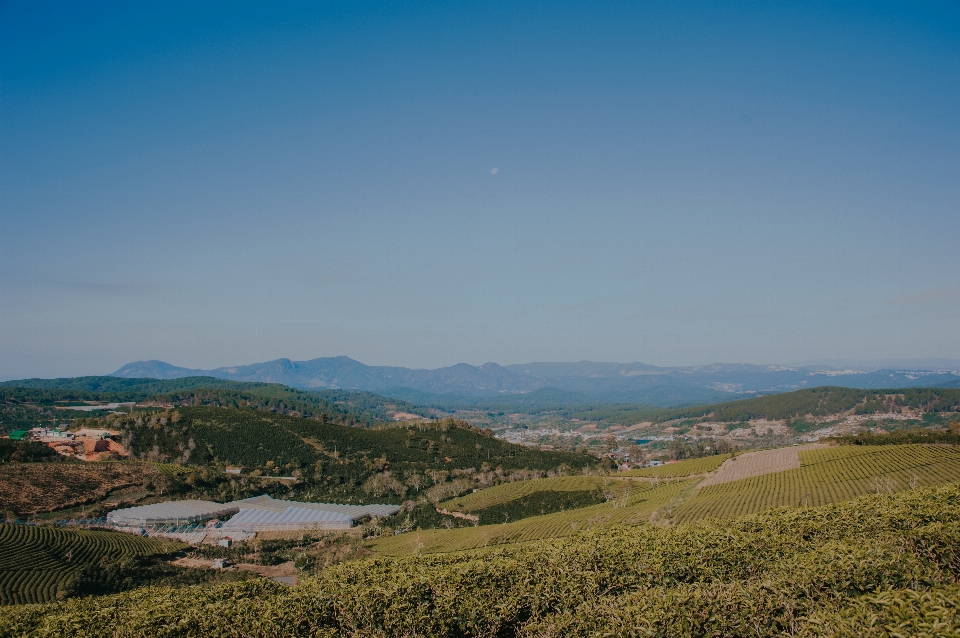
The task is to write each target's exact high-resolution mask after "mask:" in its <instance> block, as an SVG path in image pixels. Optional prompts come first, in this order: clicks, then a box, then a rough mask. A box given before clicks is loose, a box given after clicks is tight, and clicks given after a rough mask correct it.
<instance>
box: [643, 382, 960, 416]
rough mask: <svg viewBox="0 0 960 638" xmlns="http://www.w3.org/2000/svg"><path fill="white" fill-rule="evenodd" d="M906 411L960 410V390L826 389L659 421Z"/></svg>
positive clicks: (674, 413)
mask: <svg viewBox="0 0 960 638" xmlns="http://www.w3.org/2000/svg"><path fill="white" fill-rule="evenodd" d="M904 409H914V410H922V411H924V412H933V413H941V412H956V411H960V390H955V389H946V388H906V389H900V390H855V389H851V388H839V387H830V386H824V387H819V388H811V389H809V390H797V391H796V392H785V393H783V394H774V395H770V396H765V397H756V398H753V399H742V400H740V401H729V402H727V403H719V404H714V405H703V406H698V407H692V408H682V409H678V410H663V411H661V412H659V413H658V414H657V416H656V418H655V421H657V422H661V423H662V422H664V421H671V420H674V419H685V418H703V417H709V418H710V419H712V420H714V421H720V422H734V421H747V420H750V419H763V418H766V419H771V420H787V421H792V420H797V419H803V418H804V417H807V416H812V417H824V416H828V415H834V414H842V413H844V412H850V413H853V414H866V415H869V414H875V413H886V412H899V411H901V410H904Z"/></svg>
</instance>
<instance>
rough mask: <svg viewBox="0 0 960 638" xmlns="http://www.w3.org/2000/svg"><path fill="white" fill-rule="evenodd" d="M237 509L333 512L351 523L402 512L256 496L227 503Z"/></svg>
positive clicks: (391, 508)
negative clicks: (367, 517)
mask: <svg viewBox="0 0 960 638" xmlns="http://www.w3.org/2000/svg"><path fill="white" fill-rule="evenodd" d="M227 505H231V506H233V507H236V508H237V509H239V510H240V511H241V512H243V511H244V510H250V509H252V510H264V511H269V512H275V513H282V512H285V511H287V509H288V508H295V509H304V510H316V511H323V512H333V513H337V514H345V515H346V516H348V517H349V519H350V520H351V521H355V520H358V519H361V518H363V517H365V516H390V515H391V514H396V513H397V512H399V511H400V506H399V505H341V504H339V503H300V502H299V501H285V500H282V499H277V498H271V497H270V496H267V495H263V496H254V497H253V498H245V499H243V500H241V501H233V502H232V503H227Z"/></svg>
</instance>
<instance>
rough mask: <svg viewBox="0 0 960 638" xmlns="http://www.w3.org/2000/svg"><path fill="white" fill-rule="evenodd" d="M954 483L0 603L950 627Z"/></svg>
mask: <svg viewBox="0 0 960 638" xmlns="http://www.w3.org/2000/svg"><path fill="white" fill-rule="evenodd" d="M958 574H960V487H958V486H957V485H949V486H945V487H940V488H928V489H923V490H917V491H911V492H906V493H903V494H899V495H896V496H889V495H883V496H869V497H864V498H861V499H859V500H857V501H853V502H848V503H843V504H838V505H831V506H826V507H821V508H811V509H789V510H774V511H771V512H767V513H765V514H761V515H756V516H749V517H744V518H739V519H733V520H727V521H712V520H710V521H704V522H701V523H698V524H695V525H689V526H679V527H675V528H669V529H664V528H654V527H647V526H641V527H621V528H613V529H607V530H602V531H595V532H590V533H586V534H581V535H578V536H574V537H570V538H566V539H562V540H555V541H550V542H540V543H536V544H530V545H524V546H508V547H501V548H497V549H489V550H477V551H473V552H464V553H460V554H448V555H437V556H431V557H412V558H402V559H372V560H365V561H360V562H356V563H350V564H346V565H340V566H337V567H334V568H331V569H329V570H327V571H326V572H324V573H323V575H322V576H320V577H318V578H313V579H307V580H306V581H305V582H304V583H303V584H302V585H300V586H299V587H295V588H292V589H285V588H283V587H282V586H280V585H276V584H274V583H271V582H264V581H258V582H251V583H240V584H236V585H229V586H223V587H216V588H209V589H195V588H186V589H180V590H171V589H160V588H147V589H141V590H136V591H133V592H128V593H126V594H120V595H115V596H105V597H99V598H89V599H81V600H74V601H69V602H65V603H55V604H48V605H35V606H23V607H10V608H6V609H4V610H2V611H0V614H2V617H0V632H3V633H6V634H11V635H20V634H34V635H56V636H71V635H84V636H86V635H102V636H210V635H238V636H240V635H242V636H311V635H316V636H334V635H348V636H350V635H354V636H427V635H433V636H512V635H519V636H593V635H612V636H678V635H681V636H684V635H690V636H782V635H809V636H956V635H958V633H960V614H958V610H957V606H958V600H960V588H958V585H957V576H958Z"/></svg>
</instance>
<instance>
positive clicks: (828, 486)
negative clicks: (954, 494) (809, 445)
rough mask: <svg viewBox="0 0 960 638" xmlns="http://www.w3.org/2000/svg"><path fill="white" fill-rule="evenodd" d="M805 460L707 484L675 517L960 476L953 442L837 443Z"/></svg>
mask: <svg viewBox="0 0 960 638" xmlns="http://www.w3.org/2000/svg"><path fill="white" fill-rule="evenodd" d="M740 462H741V460H740V459H738V460H737V461H736V463H740ZM800 463H801V466H800V468H798V469H793V470H787V471H784V472H774V473H770V474H764V475H762V476H756V477H752V478H747V479H742V480H739V481H733V482H729V483H724V484H721V485H709V486H706V487H702V488H701V489H700V490H699V491H698V492H697V493H696V495H695V496H693V497H692V498H691V499H690V500H688V501H686V502H685V503H683V504H682V505H679V506H678V507H677V509H676V513H675V514H676V515H675V518H674V519H673V520H674V522H677V523H682V522H690V521H694V520H698V519H701V518H704V517H708V516H717V517H732V516H739V515H744V514H751V513H754V512H759V511H762V510H765V509H768V508H771V507H781V506H789V507H794V506H799V505H803V506H808V505H824V504H827V503H835V502H839V501H843V500H848V499H852V498H856V497H857V496H861V495H864V494H870V493H874V492H899V491H903V490H908V489H911V488H912V487H916V486H923V485H937V484H942V483H947V482H952V481H960V448H957V447H953V446H942V445H889V446H837V447H830V448H824V449H815V450H807V451H803V452H800Z"/></svg>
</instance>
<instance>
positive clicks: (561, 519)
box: [372, 480, 695, 556]
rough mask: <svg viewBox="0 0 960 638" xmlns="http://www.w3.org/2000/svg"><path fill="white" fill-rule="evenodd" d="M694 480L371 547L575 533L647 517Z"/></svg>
mask: <svg viewBox="0 0 960 638" xmlns="http://www.w3.org/2000/svg"><path fill="white" fill-rule="evenodd" d="M694 484H695V482H694V481H691V480H677V481H675V482H670V483H667V482H664V483H663V484H661V485H660V486H659V487H654V485H653V484H652V483H648V482H646V481H642V482H641V481H637V482H633V483H630V484H626V485H625V486H624V487H623V488H622V489H620V490H619V491H616V492H613V493H611V494H610V500H609V501H607V502H604V503H601V504H598V505H591V506H589V507H581V508H577V509H573V510H569V511H565V512H555V513H553V514H546V515H543V516H532V517H529V518H524V519H523V520H520V521H516V522H513V523H510V522H507V523H503V524H499V525H480V526H479V527H464V528H460V529H452V530H440V529H431V530H420V531H415V532H408V533H405V534H400V535H397V536H390V537H386V538H382V539H378V540H376V541H373V543H372V549H373V550H374V551H375V552H377V553H380V554H385V555H390V556H403V555H407V554H418V553H422V554H431V553H438V552H454V551H462V550H467V549H476V548H478V547H487V546H491V545H502V544H507V543H525V542H529V541H535V540H542V539H545V538H556V537H562V536H570V535H572V534H575V533H577V532H580V531H583V530H585V529H590V528H594V527H606V526H610V525H617V524H624V523H643V522H646V521H647V520H648V519H649V518H650V517H651V515H653V514H654V512H656V511H657V510H658V509H660V508H662V507H666V506H667V505H669V504H670V503H671V502H672V501H674V500H675V499H677V498H678V497H679V496H680V495H681V494H682V493H683V492H684V490H685V489H686V488H688V487H691V486H693V485H694ZM479 493H480V492H478V493H477V494H479Z"/></svg>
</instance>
